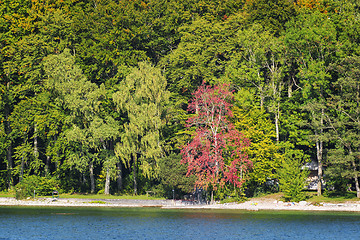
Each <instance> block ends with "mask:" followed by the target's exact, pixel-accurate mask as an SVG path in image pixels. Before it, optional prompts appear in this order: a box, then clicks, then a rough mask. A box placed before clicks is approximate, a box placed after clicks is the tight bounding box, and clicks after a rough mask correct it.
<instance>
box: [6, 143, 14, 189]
mask: <svg viewBox="0 0 360 240" xmlns="http://www.w3.org/2000/svg"><path fill="white" fill-rule="evenodd" d="M6 160H7V173H8V189H11V187H13V186H14V181H13V177H12V169H13V161H12V145H11V143H10V144H9V146H8V147H7V149H6Z"/></svg>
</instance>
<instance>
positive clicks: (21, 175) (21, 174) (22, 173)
mask: <svg viewBox="0 0 360 240" xmlns="http://www.w3.org/2000/svg"><path fill="white" fill-rule="evenodd" d="M24 167H25V159H24V153H23V156H22V157H21V166H20V176H19V182H21V181H22V180H23V179H24Z"/></svg>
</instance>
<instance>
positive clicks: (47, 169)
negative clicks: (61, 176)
mask: <svg viewBox="0 0 360 240" xmlns="http://www.w3.org/2000/svg"><path fill="white" fill-rule="evenodd" d="M49 165H50V156H46V163H45V177H47V176H49V173H50V166H49Z"/></svg>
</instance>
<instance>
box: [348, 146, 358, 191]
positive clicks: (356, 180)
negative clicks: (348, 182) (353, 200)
mask: <svg viewBox="0 0 360 240" xmlns="http://www.w3.org/2000/svg"><path fill="white" fill-rule="evenodd" d="M351 153H352V151H351V150H350V154H351ZM351 165H352V167H353V171H354V174H355V176H354V180H355V188H356V197H357V198H360V186H359V175H358V173H357V172H358V171H357V169H356V163H355V160H354V159H352V161H351Z"/></svg>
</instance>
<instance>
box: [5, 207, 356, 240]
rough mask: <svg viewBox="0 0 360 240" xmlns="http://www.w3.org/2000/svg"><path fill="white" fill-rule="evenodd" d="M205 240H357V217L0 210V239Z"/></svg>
mask: <svg viewBox="0 0 360 240" xmlns="http://www.w3.org/2000/svg"><path fill="white" fill-rule="evenodd" d="M206 238H208V239H360V214H359V213H329V212H287V211H278V212H276V211H259V212H247V211H239V210H221V211H219V210H169V209H159V208H35V207H27V208H25V207H0V240H2V239H104V240H105V239H137V240H139V239H206Z"/></svg>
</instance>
